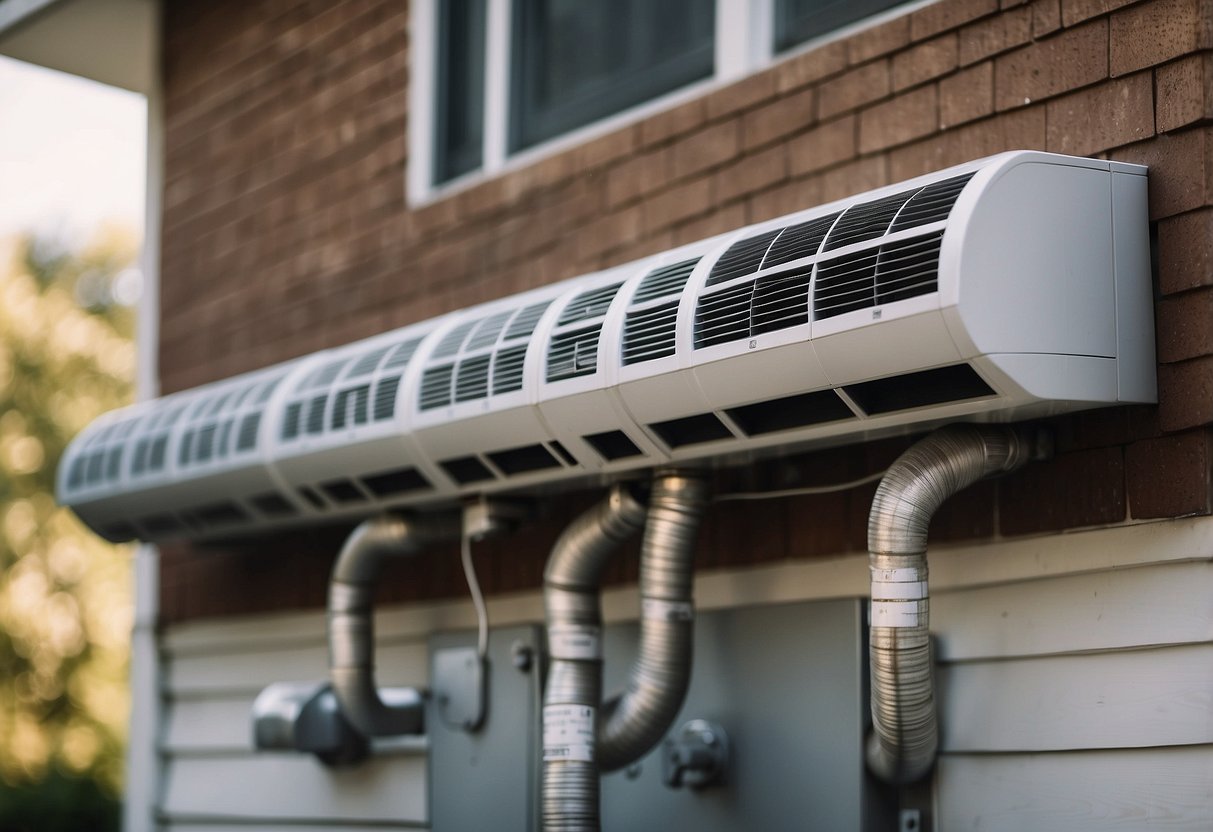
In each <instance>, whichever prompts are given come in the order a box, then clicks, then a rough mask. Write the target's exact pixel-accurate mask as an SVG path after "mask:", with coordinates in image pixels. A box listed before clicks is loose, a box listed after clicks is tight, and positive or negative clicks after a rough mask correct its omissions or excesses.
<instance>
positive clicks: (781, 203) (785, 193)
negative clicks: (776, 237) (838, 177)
mask: <svg viewBox="0 0 1213 832" xmlns="http://www.w3.org/2000/svg"><path fill="white" fill-rule="evenodd" d="M822 194H823V190H822V180H821V177H820V176H810V177H805V178H802V179H796V180H793V181H791V182H788V183H786V184H784V185H779V186H777V187H775V188H770V189H768V190H765V191H762V192H761V193H757V194H755V195H753V196H751V197H750V199H749V201H748V204H747V211H748V213H747V221H748V222H752V223H753V222H763V221H764V220H769V219H773V218H774V217H782V216H783V215H785V214H791V213H794V212H796V211H803V210H805V209H806V208H812V207H813V206H814V205H820V204H821V203H823V202H825V201H826V200H825V197H824V196H823V195H822Z"/></svg>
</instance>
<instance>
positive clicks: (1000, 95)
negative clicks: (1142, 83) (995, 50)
mask: <svg viewBox="0 0 1213 832" xmlns="http://www.w3.org/2000/svg"><path fill="white" fill-rule="evenodd" d="M995 60H996V63H995V65H994V104H995V106H996V107H997V108H998V109H999V110H1007V109H1010V108H1012V107H1021V106H1023V105H1024V104H1030V103H1032V102H1034V101H1039V100H1041V99H1043V98H1050V97H1052V96H1054V95H1057V94H1059V93H1064V92H1068V91H1070V90H1074V89H1078V88H1079V87H1084V86H1086V85H1088V84H1093V83H1095V82H1096V81H1100V80H1102V79H1104V78H1107V77H1108V23H1107V21H1106V20H1096V21H1093V22H1091V23H1087V24H1085V25H1083V26H1080V27H1078V28H1076V29H1067V30H1064V31H1062V32H1061V33H1060V34H1057V35H1054V36H1053V37H1051V38H1049V39H1048V40H1044V41H1040V42H1038V43H1034V44H1032V45H1031V46H1026V47H1024V48H1023V49H1019V50H1017V51H1015V52H1011V53H1009V54H1006V55H1001V56H999V57H998V58H996V59H995Z"/></svg>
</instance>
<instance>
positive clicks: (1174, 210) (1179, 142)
mask: <svg viewBox="0 0 1213 832" xmlns="http://www.w3.org/2000/svg"><path fill="white" fill-rule="evenodd" d="M1111 157H1112V158H1113V159H1116V160H1117V161H1121V162H1135V163H1137V164H1142V165H1148V166H1149V167H1150V219H1152V220H1160V219H1162V218H1163V217H1170V216H1173V215H1175V214H1182V213H1183V212H1185V211H1191V210H1193V209H1196V208H1201V207H1203V206H1205V205H1209V204H1210V196H1211V195H1213V183H1211V179H1210V167H1209V163H1210V159H1209V132H1208V129H1207V128H1202V129H1196V130H1184V131H1182V132H1179V133H1168V134H1166V135H1164V136H1158V137H1157V138H1155V139H1154V140H1153V141H1145V142H1139V143H1138V144H1134V145H1129V146H1128V147H1125V148H1121V149H1119V150H1115V151H1113V152H1112V154H1111Z"/></svg>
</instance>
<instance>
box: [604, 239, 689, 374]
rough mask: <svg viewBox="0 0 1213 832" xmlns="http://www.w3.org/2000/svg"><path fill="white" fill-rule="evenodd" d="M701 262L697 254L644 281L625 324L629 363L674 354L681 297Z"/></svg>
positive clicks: (651, 273)
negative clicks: (675, 330) (692, 273)
mask: <svg viewBox="0 0 1213 832" xmlns="http://www.w3.org/2000/svg"><path fill="white" fill-rule="evenodd" d="M698 262H699V258H698V257H696V258H694V259H692V260H683V261H682V262H681V263H673V264H671V265H669V266H662V267H661V268H659V269H654V270H653V271H651V272H649V273H648V274H647V275H645V276H644V279H643V280H641V281H640V285H639V286H637V287H636V294H635V295H633V296H632V303H631V305H630V306H629V307H628V313H627V316H626V317H625V318H624V323H623V363H624V364H625V365H627V364H639V363H641V362H643V361H653V360H655V359H658V358H666V357H668V356H671V355H673V354H674V351H675V344H674V329H675V326H676V324H677V322H678V302H679V296H680V295H681V294H682V290H683V289H684V288H685V287H686V284H687V280H688V279H689V278H690V276H691V272H693V271H694V270H695V265H696V264H697V263H698ZM666 298H669V299H668V300H666Z"/></svg>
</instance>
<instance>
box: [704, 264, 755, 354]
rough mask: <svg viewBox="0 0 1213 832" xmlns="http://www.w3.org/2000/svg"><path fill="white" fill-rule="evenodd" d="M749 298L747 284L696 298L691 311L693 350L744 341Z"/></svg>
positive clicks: (750, 289)
mask: <svg viewBox="0 0 1213 832" xmlns="http://www.w3.org/2000/svg"><path fill="white" fill-rule="evenodd" d="M753 296H754V283H753V282H752V281H751V282H749V283H743V284H741V285H740V286H731V287H729V288H728V289H724V290H723V291H720V292H715V293H713V294H710V295H705V296H704V297H702V298H700V300H699V306H698V307H697V308H696V309H695V349H701V348H703V347H712V346H715V345H717V344H727V343H729V342H730V341H736V340H737V339H739V338H748V337H749V336H750V301H751V299H752V298H753Z"/></svg>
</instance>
